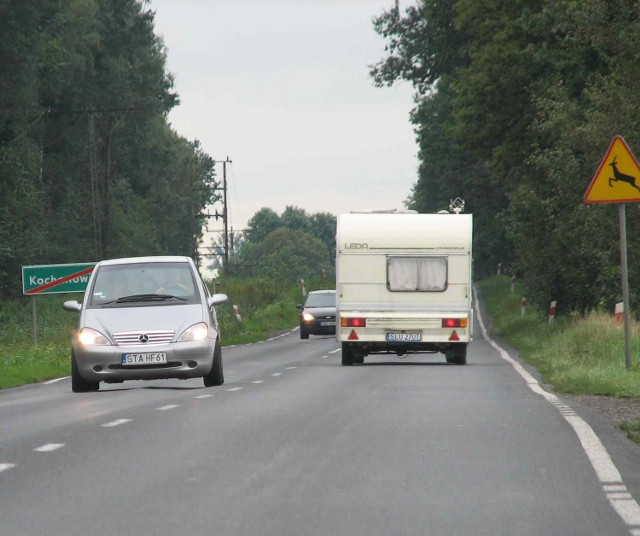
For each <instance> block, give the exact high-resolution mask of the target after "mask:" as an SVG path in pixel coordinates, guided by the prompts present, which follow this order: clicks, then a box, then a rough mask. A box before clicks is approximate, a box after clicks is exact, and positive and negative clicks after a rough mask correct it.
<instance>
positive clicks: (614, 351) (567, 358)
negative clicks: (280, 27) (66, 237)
mask: <svg viewBox="0 0 640 536" xmlns="http://www.w3.org/2000/svg"><path fill="white" fill-rule="evenodd" d="M480 289H481V291H482V297H483V301H484V304H485V306H486V308H487V313H488V315H489V317H490V318H491V321H490V322H491V324H490V325H491V330H492V331H493V332H494V333H495V334H497V335H498V336H500V337H501V338H502V339H503V340H505V341H506V342H507V343H509V345H511V346H512V347H513V348H515V349H516V350H517V351H518V352H519V353H520V355H521V357H522V358H523V359H524V360H525V361H526V362H527V363H529V364H531V365H533V366H535V367H536V368H537V369H538V371H539V372H540V373H541V375H542V379H543V381H544V382H545V383H546V384H548V385H550V386H551V387H552V388H553V389H554V390H555V391H556V392H558V393H563V394H570V395H598V396H608V397H616V398H640V363H639V361H640V326H639V324H638V322H636V321H635V320H632V321H631V330H630V348H631V356H632V366H631V367H630V368H629V369H627V368H626V366H625V344H624V327H623V323H622V322H619V321H617V320H616V319H615V318H614V317H612V316H611V315H610V314H609V313H607V312H603V311H593V312H591V313H590V314H588V315H587V316H584V317H580V316H579V315H573V314H571V315H569V316H568V317H558V318H556V319H555V321H554V322H553V324H550V323H549V319H548V314H547V313H546V312H542V311H540V310H537V309H536V308H534V307H532V306H529V305H527V306H526V312H525V315H524V316H521V314H520V298H521V296H522V289H521V288H518V287H517V286H516V289H515V291H514V292H513V293H512V292H511V282H510V279H509V278H508V277H504V276H503V277H500V276H498V277H492V278H489V279H486V280H484V281H482V282H480ZM620 427H621V428H622V429H623V430H624V431H625V432H626V433H627V435H628V436H629V437H630V438H631V439H633V440H634V441H636V442H640V421H628V422H624V423H622V425H621V426H620Z"/></svg>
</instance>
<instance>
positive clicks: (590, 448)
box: [473, 288, 640, 534]
mask: <svg viewBox="0 0 640 536" xmlns="http://www.w3.org/2000/svg"><path fill="white" fill-rule="evenodd" d="M473 293H474V297H475V301H476V303H478V293H477V291H476V289H475V288H474V289H473ZM476 316H477V318H478V322H479V323H480V330H481V331H482V336H483V337H484V339H485V340H486V341H487V342H488V343H489V344H490V345H491V346H493V347H494V348H495V349H496V350H497V351H498V353H499V354H500V357H502V359H504V360H505V361H507V362H508V363H509V364H510V365H511V366H513V368H514V369H515V370H516V371H517V372H518V374H520V376H521V377H522V378H523V379H524V381H525V382H526V383H527V385H528V387H529V388H530V389H531V390H532V391H533V392H534V393H536V394H538V395H540V396H542V397H544V398H545V399H546V400H547V401H549V402H551V403H552V404H553V403H554V402H558V401H559V399H558V397H557V396H556V395H554V394H553V393H549V392H547V391H545V390H544V389H543V388H542V386H541V385H540V384H539V383H538V381H537V380H536V379H535V378H534V377H533V376H532V375H531V374H529V373H528V372H527V371H526V370H524V368H523V367H522V365H520V363H518V362H517V361H515V360H514V359H513V358H511V356H509V354H508V353H507V352H506V351H505V350H504V349H503V348H502V347H500V346H499V345H498V344H497V343H496V342H494V341H493V340H492V339H491V337H489V333H488V332H487V329H486V327H485V325H484V322H483V321H482V315H481V314H480V312H479V311H478V315H476ZM563 407H564V408H565V409H566V408H570V406H569V405H568V404H563ZM556 409H558V408H556ZM560 414H561V415H562V416H563V417H564V419H565V420H566V421H567V422H568V423H569V425H570V426H571V427H572V428H573V430H574V432H575V433H576V435H577V436H578V439H579V440H580V444H581V445H582V448H583V450H584V452H585V454H586V455H587V458H588V459H589V461H590V462H591V466H592V467H593V469H594V471H595V472H596V475H597V477H598V480H599V481H600V482H601V483H602V491H603V492H604V493H605V496H606V497H607V500H608V501H609V504H611V506H612V507H613V509H614V510H615V511H616V512H617V513H618V515H619V516H620V517H621V518H622V520H623V521H624V523H625V524H626V525H627V527H628V528H629V530H630V531H631V533H632V534H635V533H636V531H637V530H638V527H640V505H638V503H637V502H636V500H635V499H633V498H632V497H631V498H630V499H627V498H624V499H619V498H613V497H609V496H608V494H607V493H606V491H607V490H608V489H610V488H611V486H616V488H617V489H620V487H622V486H624V489H626V486H625V484H624V482H623V481H622V476H621V475H620V472H619V471H618V468H617V467H616V466H615V464H614V463H613V460H612V459H611V456H610V455H609V453H608V452H607V449H606V448H605V447H604V445H603V444H602V442H601V441H600V439H599V438H598V436H597V435H596V433H595V432H594V431H593V428H591V426H589V424H588V423H587V422H586V421H585V420H584V419H582V418H581V417H579V416H578V415H576V414H571V415H565V414H564V413H563V412H560Z"/></svg>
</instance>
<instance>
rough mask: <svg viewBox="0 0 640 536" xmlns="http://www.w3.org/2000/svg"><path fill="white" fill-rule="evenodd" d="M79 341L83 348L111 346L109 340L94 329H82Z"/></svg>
mask: <svg viewBox="0 0 640 536" xmlns="http://www.w3.org/2000/svg"><path fill="white" fill-rule="evenodd" d="M78 341H79V342H80V344H82V345H83V346H111V343H110V342H109V339H107V338H106V337H105V336H104V335H103V334H102V333H100V332H99V331H97V330H95V329H92V328H82V329H81V330H80V333H78Z"/></svg>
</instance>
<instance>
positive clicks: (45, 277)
mask: <svg viewBox="0 0 640 536" xmlns="http://www.w3.org/2000/svg"><path fill="white" fill-rule="evenodd" d="M95 265H96V263H95V262H88V263H84V264H50V265H38V266H23V267H22V293H23V294H25V295H27V296H32V298H31V299H32V300H33V302H32V303H33V307H32V309H33V345H34V346H38V320H37V316H38V315H37V306H36V296H37V295H38V294H60V293H65V292H84V291H85V290H86V288H87V284H88V283H89V276H90V275H91V272H92V271H93V267H94V266H95Z"/></svg>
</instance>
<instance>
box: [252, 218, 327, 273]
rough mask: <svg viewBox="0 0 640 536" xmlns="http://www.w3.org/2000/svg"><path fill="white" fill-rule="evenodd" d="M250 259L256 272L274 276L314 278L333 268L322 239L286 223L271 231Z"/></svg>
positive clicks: (253, 249) (256, 247)
mask: <svg viewBox="0 0 640 536" xmlns="http://www.w3.org/2000/svg"><path fill="white" fill-rule="evenodd" d="M246 260H247V261H248V262H250V263H252V265H253V274H254V275H256V276H259V277H266V278H269V279H274V280H287V281H296V280H299V279H310V278H312V277H317V276H320V275H321V274H322V273H323V272H324V273H329V272H330V270H331V263H330V262H329V252H328V250H327V247H326V246H325V245H324V244H323V243H322V242H321V241H320V240H318V239H317V238H315V237H313V236H311V235H309V234H308V233H305V232H304V231H299V230H291V229H288V228H286V227H280V228H279V229H276V230H275V231H272V232H271V233H269V234H268V235H267V236H266V237H265V239H264V240H263V241H262V242H261V243H260V244H258V245H257V246H255V247H254V248H252V249H251V250H250V255H249V258H248V259H246Z"/></svg>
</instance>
